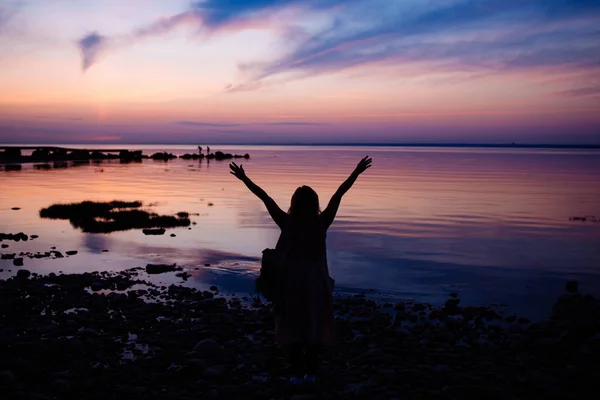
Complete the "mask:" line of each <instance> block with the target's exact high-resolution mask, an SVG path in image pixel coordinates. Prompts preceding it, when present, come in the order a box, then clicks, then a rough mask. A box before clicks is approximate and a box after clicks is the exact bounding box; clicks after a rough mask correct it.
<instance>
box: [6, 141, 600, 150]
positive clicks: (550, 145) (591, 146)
mask: <svg viewBox="0 0 600 400" xmlns="http://www.w3.org/2000/svg"><path fill="white" fill-rule="evenodd" d="M198 143H199V142H170V143H168V142H143V143H126V142H73V141H69V142H46V143H40V142H30V143H24V142H20V143H16V142H15V143H0V146H2V147H7V146H11V147H18V146H19V145H23V146H32V145H40V146H42V145H44V146H46V145H50V146H51V145H91V146H101V145H110V146H113V145H115V146H139V145H146V146H149V145H168V146H179V145H181V146H198ZM5 145H6V146H5ZM201 145H202V146H340V147H359V146H362V147H475V148H477V147H479V148H555V149H561V148H562V149H600V144H592V143H587V144H558V143H521V144H519V143H514V142H512V143H456V142H447V143H444V142H441V143H403V142H388V143H385V142H381V143H372V142H364V143H363V142H346V143H344V142H330V143H302V142H297V143H268V142H255V143H249V142H238V143H217V142H212V143H211V142H202V144H201Z"/></svg>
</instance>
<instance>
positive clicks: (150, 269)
mask: <svg viewBox="0 0 600 400" xmlns="http://www.w3.org/2000/svg"><path fill="white" fill-rule="evenodd" d="M180 270H181V268H179V267H177V264H171V265H168V264H148V265H146V273H148V274H162V273H164V272H172V271H180Z"/></svg>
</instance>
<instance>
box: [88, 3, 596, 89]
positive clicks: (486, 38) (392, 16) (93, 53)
mask: <svg viewBox="0 0 600 400" xmlns="http://www.w3.org/2000/svg"><path fill="white" fill-rule="evenodd" d="M288 8H290V9H291V8H293V9H294V10H295V11H296V12H297V14H298V15H302V13H303V12H310V13H313V14H314V13H320V14H321V15H323V16H325V17H326V18H324V19H323V21H327V20H329V25H328V26H327V27H325V28H323V29H321V30H319V31H317V32H313V34H312V35H298V29H292V28H290V30H289V31H288V33H287V34H286V35H285V36H284V37H283V39H284V42H285V43H287V46H285V47H286V48H288V49H290V50H289V52H287V54H283V55H281V56H280V57H278V58H276V59H274V60H272V61H269V62H264V63H258V64H246V65H244V66H243V68H244V71H245V72H246V73H247V74H248V75H249V76H250V79H248V80H246V81H244V82H242V83H241V84H239V85H236V86H228V87H227V88H226V91H227V92H238V91H245V90H257V89H260V88H262V87H265V86H266V85H268V84H274V83H276V82H282V81H283V82H285V81H287V80H289V79H293V78H289V76H290V73H291V76H295V77H297V78H298V77H306V76H314V75H318V74H325V73H332V72H337V71H342V70H346V69H350V68H354V67H361V66H367V65H371V64H374V63H376V64H381V65H407V64H410V63H427V64H428V65H429V66H430V68H432V69H436V70H445V71H465V70H467V71H469V72H476V73H478V74H480V73H497V72H503V71H509V70H522V69H534V68H578V69H582V70H590V71H596V70H598V69H599V68H600V36H599V34H598V28H597V24H598V20H600V2H598V1H597V0H531V1H522V0H461V1H452V2H448V1H442V0H434V1H429V2H423V1H421V0H415V1H405V2H395V1H389V0H205V1H198V2H195V3H192V4H191V6H190V7H189V9H188V10H184V11H183V12H182V13H179V14H175V15H173V16H171V17H168V18H164V19H161V20H159V21H155V22H153V23H151V24H149V25H147V26H145V27H142V28H138V29H135V30H133V31H132V33H131V34H130V35H128V36H127V38H121V40H116V41H117V42H121V43H125V44H128V45H130V44H133V43H134V42H135V41H136V40H139V39H142V38H147V37H149V36H153V35H161V34H164V33H166V32H169V31H171V30H173V29H175V28H177V27H179V26H182V25H186V24H187V25H192V26H195V27H197V28H198V30H199V31H200V32H202V31H204V32H206V31H215V30H218V29H224V28H228V29H243V28H244V24H243V23H240V22H244V21H250V20H261V19H265V18H267V17H273V16H276V15H277V13H278V12H280V11H281V10H284V9H288ZM79 43H80V48H81V49H82V58H83V66H84V69H86V68H89V66H90V65H91V64H93V62H95V61H96V60H97V56H98V53H99V52H100V51H101V50H103V49H105V48H106V43H107V41H106V38H104V37H103V36H101V35H99V34H91V35H88V36H86V37H84V38H83V39H81V40H80V41H79ZM281 74H286V75H285V76H286V77H287V79H286V80H281V79H278V78H279V77H278V76H279V75H281Z"/></svg>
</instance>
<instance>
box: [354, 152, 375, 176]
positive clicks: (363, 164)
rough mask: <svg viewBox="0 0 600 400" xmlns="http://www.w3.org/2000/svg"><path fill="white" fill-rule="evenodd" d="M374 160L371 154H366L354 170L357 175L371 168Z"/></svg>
mask: <svg viewBox="0 0 600 400" xmlns="http://www.w3.org/2000/svg"><path fill="white" fill-rule="evenodd" d="M372 162H373V159H372V158H370V157H369V156H365V157H364V158H363V159H362V160H360V161H359V163H358V165H357V166H356V168H355V169H354V172H355V173H356V174H357V175H360V174H362V173H363V172H365V171H366V170H367V169H369V168H371V163H372Z"/></svg>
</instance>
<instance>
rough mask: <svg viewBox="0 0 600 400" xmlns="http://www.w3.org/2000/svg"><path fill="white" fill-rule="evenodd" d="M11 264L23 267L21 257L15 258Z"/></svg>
mask: <svg viewBox="0 0 600 400" xmlns="http://www.w3.org/2000/svg"><path fill="white" fill-rule="evenodd" d="M13 264H14V265H16V266H17V267H21V266H23V257H19V258H15V259H14V260H13Z"/></svg>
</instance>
